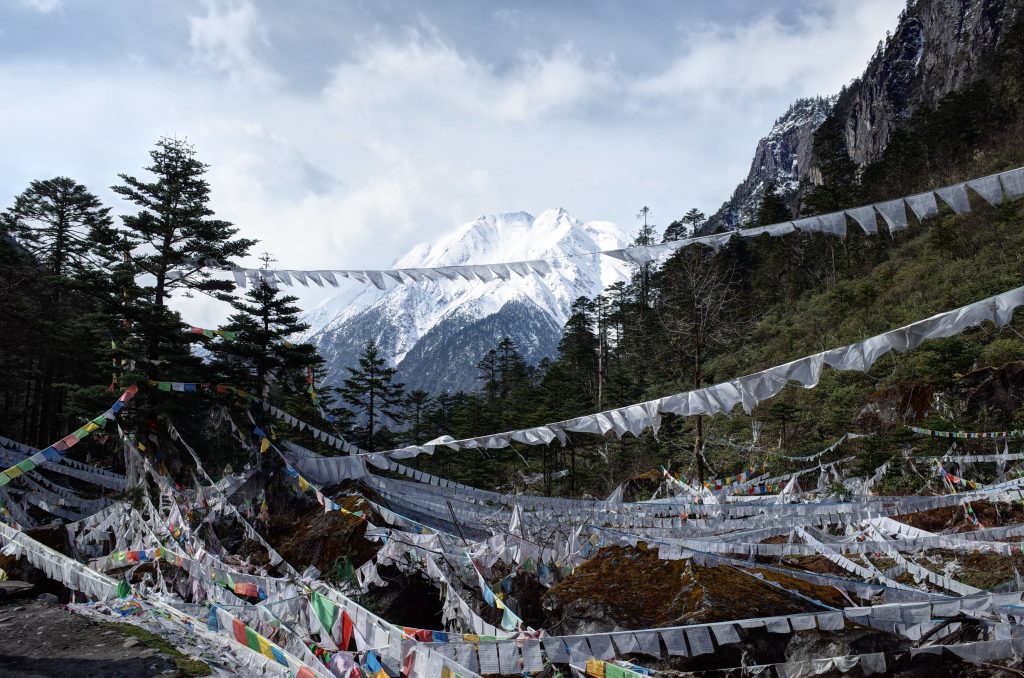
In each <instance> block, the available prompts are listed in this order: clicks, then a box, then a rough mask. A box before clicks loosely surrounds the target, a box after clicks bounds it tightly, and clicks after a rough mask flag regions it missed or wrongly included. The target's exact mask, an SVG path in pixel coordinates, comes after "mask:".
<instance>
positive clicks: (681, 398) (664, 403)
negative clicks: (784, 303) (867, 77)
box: [377, 169, 1024, 459]
mask: <svg viewBox="0 0 1024 678" xmlns="http://www.w3.org/2000/svg"><path fill="white" fill-rule="evenodd" d="M1021 172H1024V169H1022V170H1021ZM1022 305H1024V287H1018V288H1015V289H1012V290H1009V291H1007V292H1003V293H1002V294H997V295H995V296H992V297H989V298H987V299H982V300H980V301H976V302H974V303H972V304H967V305H965V306H961V307H960V308H956V309H953V310H950V311H946V312H943V313H938V314H936V315H933V316H931V317H930V318H925V319H923V320H919V321H917V322H914V323H910V324H908V325H904V326H903V327H899V328H896V329H894V330H890V331H888V332H884V333H882V334H879V335H876V336H874V337H869V338H867V339H864V340H861V341H857V342H854V343H852V344H847V345H846V346H840V347H837V348H833V349H831V350H827V351H820V352H818V353H814V354H811V355H808V356H804V357H803V358H799V359H797V360H793V361H790V362H788V363H784V364H782V365H776V366H775V367H770V368H768V369H766V370H761V371H759V372H754V373H751V374H747V375H744V376H742V377H738V378H736V379H731V380H729V381H726V382H722V383H719V384H714V385H712V386H705V387H702V388H698V389H694V390H691V391H687V392H682V393H675V394H672V395H668V396H664V397H661V398H656V399H653V400H648V401H644V402H639V403H633V404H631V405H624V406H622V407H618V408H615V409H611V410H605V411H603V412H596V413H594V414H588V415H584V416H581V417H576V418H574V419H566V420H562V421H556V422H550V423H547V424H541V425H539V426H533V427H530V428H525V429H518V430H513V431H505V432H503V433H496V434H492V435H486V436H479V437H476V438H464V439H461V440H456V439H453V438H452V437H451V436H442V437H440V438H437V439H435V440H432V441H430V442H428V443H425V444H423V445H410V446H408V447H403V448H397V449H392V450H386V451H384V452H380V453H377V454H379V455H383V456H386V457H390V458H392V459H408V458H412V457H415V456H417V455H420V454H434V453H435V451H437V450H438V448H442V447H447V448H448V449H452V450H464V449H499V448H505V447H508V446H509V445H511V444H512V443H513V442H519V443H523V444H526V445H548V444H550V443H551V442H552V441H554V440H556V439H557V440H559V442H561V443H562V444H563V445H564V444H566V443H567V442H568V435H567V434H568V433H577V432H578V433H589V434H595V435H606V434H607V433H609V432H614V433H615V435H617V436H618V437H620V438H621V437H622V436H624V435H625V434H626V433H630V434H632V435H634V436H639V435H640V434H641V433H643V432H644V431H645V430H648V429H650V430H652V431H653V432H654V433H655V434H656V433H657V432H658V430H659V429H660V427H661V422H662V415H663V414H674V415H676V416H681V417H691V416H695V415H698V414H707V415H715V414H719V413H721V414H728V413H730V412H732V411H733V409H735V408H736V407H737V406H742V407H743V409H744V411H746V412H748V413H749V412H752V411H753V409H754V408H755V407H756V406H757V405H758V404H759V403H762V402H764V401H766V400H768V399H770V398H773V397H775V396H776V395H777V394H778V393H779V392H781V391H782V389H783V388H784V387H785V386H786V385H787V384H789V383H793V382H795V383H799V384H801V385H802V386H804V387H805V388H814V387H815V386H817V385H818V382H819V381H820V379H821V375H822V373H823V371H824V369H825V368H826V367H831V368H832V369H834V370H839V371H857V372H864V371H866V370H868V369H869V368H870V367H871V366H872V365H873V364H875V362H876V361H877V360H879V359H881V358H882V357H883V356H884V355H886V354H887V353H889V352H890V351H897V352H900V353H904V352H907V351H910V350H912V349H914V348H917V347H918V346H920V345H921V344H922V343H923V342H925V341H928V340H931V339H939V338H947V337H951V336H955V335H957V334H960V333H961V332H964V331H966V330H968V329H970V328H973V327H977V326H979V325H982V324H983V323H986V322H991V323H992V324H993V325H995V326H996V327H1005V326H1006V325H1007V324H1008V323H1009V322H1010V321H1011V320H1012V319H1013V315H1014V312H1015V311H1016V310H1017V308H1019V307H1020V306H1022Z"/></svg>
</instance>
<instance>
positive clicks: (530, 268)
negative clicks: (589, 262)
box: [170, 167, 1024, 290]
mask: <svg viewBox="0 0 1024 678" xmlns="http://www.w3.org/2000/svg"><path fill="white" fill-rule="evenodd" d="M967 188H970V189H971V190H972V191H974V192H975V193H976V194H977V195H979V196H981V198H982V199H983V200H985V202H986V203H988V204H990V205H998V204H999V203H1001V202H1002V201H1003V200H1004V199H1009V200H1014V199H1017V198H1020V197H1021V196H1022V195H1024V167H1021V168H1017V169H1013V170H1009V171H1007V172H1002V173H1000V174H990V175H988V176H985V177H981V178H978V179H972V180H970V181H966V182H963V183H959V184H953V185H951V186H945V187H943V188H937V189H934V190H933V191H925V192H924V193H919V194H916V195H911V196H905V197H902V198H897V199H895V200H889V201H886V202H880V203H875V204H873V205H863V206H861V207H854V208H851V209H846V210H840V211H838V212H830V213H828V214H821V215H816V216H813V217H806V218H803V219H797V220H795V221H784V222H781V223H777V224H770V225H768V226H758V227H755V228H741V229H737V230H733V231H725V232H723V233H713V234H711V235H703V236H698V237H694V238H685V239H683V240H676V241H673V242H667V243H661V244H658V245H639V246H634V247H626V248H622V249H612V250H598V251H594V252H581V253H578V254H570V255H566V257H564V258H576V257H592V256H596V255H603V256H606V257H611V258H613V259H619V260H620V261H626V262H630V263H634V264H646V263H650V262H652V261H658V260H660V259H662V258H664V257H666V256H669V255H671V254H672V253H673V252H675V251H677V250H679V249H682V248H683V247H688V246H691V245H704V246H707V247H711V248H713V249H715V250H718V249H719V248H721V247H722V246H723V245H725V244H726V243H728V242H729V240H731V239H732V238H734V237H740V238H753V237H757V236H759V235H771V236H781V235H785V234H787V233H793V232H794V231H802V232H807V233H824V234H827V235H833V236H836V237H840V238H844V237H846V224H847V218H849V219H852V220H853V221H854V222H855V223H856V224H857V225H858V226H860V228H861V230H862V231H864V233H865V234H867V235H875V234H877V233H878V218H877V215H881V217H882V219H883V220H884V221H885V224H886V226H887V227H888V228H889V232H890V233H895V232H896V231H902V230H905V229H906V228H907V227H908V222H907V212H906V208H907V207H909V208H910V210H911V211H912V212H913V213H914V216H916V217H917V219H918V220H919V221H920V220H924V219H927V218H929V217H932V216H934V215H936V214H938V212H939V208H938V203H937V202H936V199H935V198H936V196H938V197H939V198H940V199H941V200H942V201H943V202H944V203H945V204H947V205H949V207H950V209H952V210H953V211H954V212H955V213H956V214H965V213H967V212H970V211H971V204H970V202H969V200H968V197H967ZM205 263H206V264H207V265H209V264H215V262H210V261H208V262H205ZM195 265H197V266H200V265H201V264H200V262H195ZM552 270H553V268H552V262H551V261H547V260H530V261H512V262H504V263H496V264H463V265H457V266H438V267H432V268H397V269H380V270H350V269H331V270H316V271H310V270H293V269H288V270H282V269H265V268H233V269H230V271H231V274H232V275H233V276H234V278H235V282H236V283H237V284H238V286H239V287H245V286H246V284H248V283H250V282H251V283H253V284H257V283H258V281H260V280H265V281H266V282H267V283H268V284H270V285H272V286H275V287H276V286H278V285H287V286H292V285H295V284H296V283H297V284H299V285H302V286H303V287H309V283H310V282H312V283H313V284H315V285H316V286H317V287H323V286H324V283H327V284H328V285H330V286H331V287H337V286H338V279H339V278H343V279H349V280H355V281H356V282H360V283H363V284H366V285H373V286H374V287H376V288H378V289H381V290H384V289H387V288H388V286H389V285H391V284H395V283H397V284H406V283H410V282H411V283H418V282H423V281H428V282H438V281H444V280H448V281H461V280H468V281H475V280H480V281H484V282H487V281H489V280H496V279H500V280H509V279H511V277H512V276H513V275H516V276H519V277H527V276H531V275H534V274H537V275H541V276H546V275H548V274H550V273H551V272H552ZM170 274H173V275H174V276H180V275H184V272H183V271H172V272H170Z"/></svg>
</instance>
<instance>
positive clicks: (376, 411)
mask: <svg viewBox="0 0 1024 678" xmlns="http://www.w3.org/2000/svg"><path fill="white" fill-rule="evenodd" d="M348 372H349V376H348V378H347V379H345V381H344V385H343V386H342V387H341V388H339V389H338V393H339V394H340V395H341V398H342V400H344V401H345V402H346V403H347V404H348V405H349V406H351V408H352V410H353V411H354V412H355V414H356V415H357V416H358V417H359V419H360V420H361V421H362V422H363V425H362V426H360V427H359V428H360V429H361V438H362V441H363V443H364V447H365V448H366V449H367V450H368V451H370V452H373V451H374V450H379V449H382V448H384V447H386V446H388V445H390V444H392V442H393V440H394V435H393V433H392V431H391V430H390V428H389V426H388V422H393V423H398V422H400V421H401V420H402V405H403V403H404V400H405V397H404V386H403V385H402V384H400V383H397V382H395V368H393V367H388V366H387V361H386V360H385V359H384V357H383V356H382V355H381V352H380V347H378V346H377V343H376V342H375V341H369V342H367V344H366V347H365V348H364V349H363V353H362V355H360V356H359V367H358V368H352V367H349V368H348Z"/></svg>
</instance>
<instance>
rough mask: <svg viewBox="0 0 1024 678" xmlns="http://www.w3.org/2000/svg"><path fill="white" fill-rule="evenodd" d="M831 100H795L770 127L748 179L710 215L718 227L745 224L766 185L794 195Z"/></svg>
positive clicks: (759, 144) (817, 98) (807, 164)
mask: <svg viewBox="0 0 1024 678" xmlns="http://www.w3.org/2000/svg"><path fill="white" fill-rule="evenodd" d="M833 102H834V98H828V99H825V98H822V97H815V98H813V99H797V100H796V101H795V102H793V105H791V106H790V107H789V110H787V111H786V112H785V113H784V114H783V115H782V117H780V118H779V119H778V120H776V121H775V124H774V125H772V129H771V131H770V132H769V133H768V136H766V137H764V138H763V139H761V141H759V142H758V144H757V149H756V150H755V151H754V160H753V162H752V163H750V172H749V173H748V174H747V178H746V179H744V180H743V182H742V183H740V185H739V186H737V187H736V190H735V191H733V194H732V197H730V198H729V200H728V201H726V202H725V204H723V205H722V207H721V208H720V209H719V210H718V212H717V213H715V215H714V216H712V218H711V220H710V222H709V223H710V224H711V225H713V226H715V227H717V228H736V227H739V226H742V225H745V224H747V223H748V222H749V221H750V219H751V217H752V215H753V213H754V212H755V211H756V210H757V205H758V203H759V202H760V200H761V194H762V192H763V190H764V185H765V182H767V181H772V182H774V183H775V186H776V191H777V192H778V193H779V194H780V195H788V194H791V193H793V192H794V191H795V190H796V188H797V186H798V185H799V183H800V180H801V179H803V178H805V173H804V168H807V167H809V166H810V158H811V150H812V146H813V141H814V132H815V130H817V129H818V127H819V126H820V125H821V123H822V122H823V121H824V120H825V117H826V116H827V115H828V114H829V112H830V111H831V110H832V104H833Z"/></svg>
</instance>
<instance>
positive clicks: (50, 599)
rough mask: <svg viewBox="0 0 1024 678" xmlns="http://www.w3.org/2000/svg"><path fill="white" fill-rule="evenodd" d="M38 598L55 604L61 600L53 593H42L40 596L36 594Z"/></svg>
mask: <svg viewBox="0 0 1024 678" xmlns="http://www.w3.org/2000/svg"><path fill="white" fill-rule="evenodd" d="M36 600H39V601H41V602H44V603H51V604H54V605H56V604H57V603H58V602H60V600H59V599H58V598H57V596H55V595H53V594H52V593H41V594H39V595H38V596H36Z"/></svg>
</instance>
